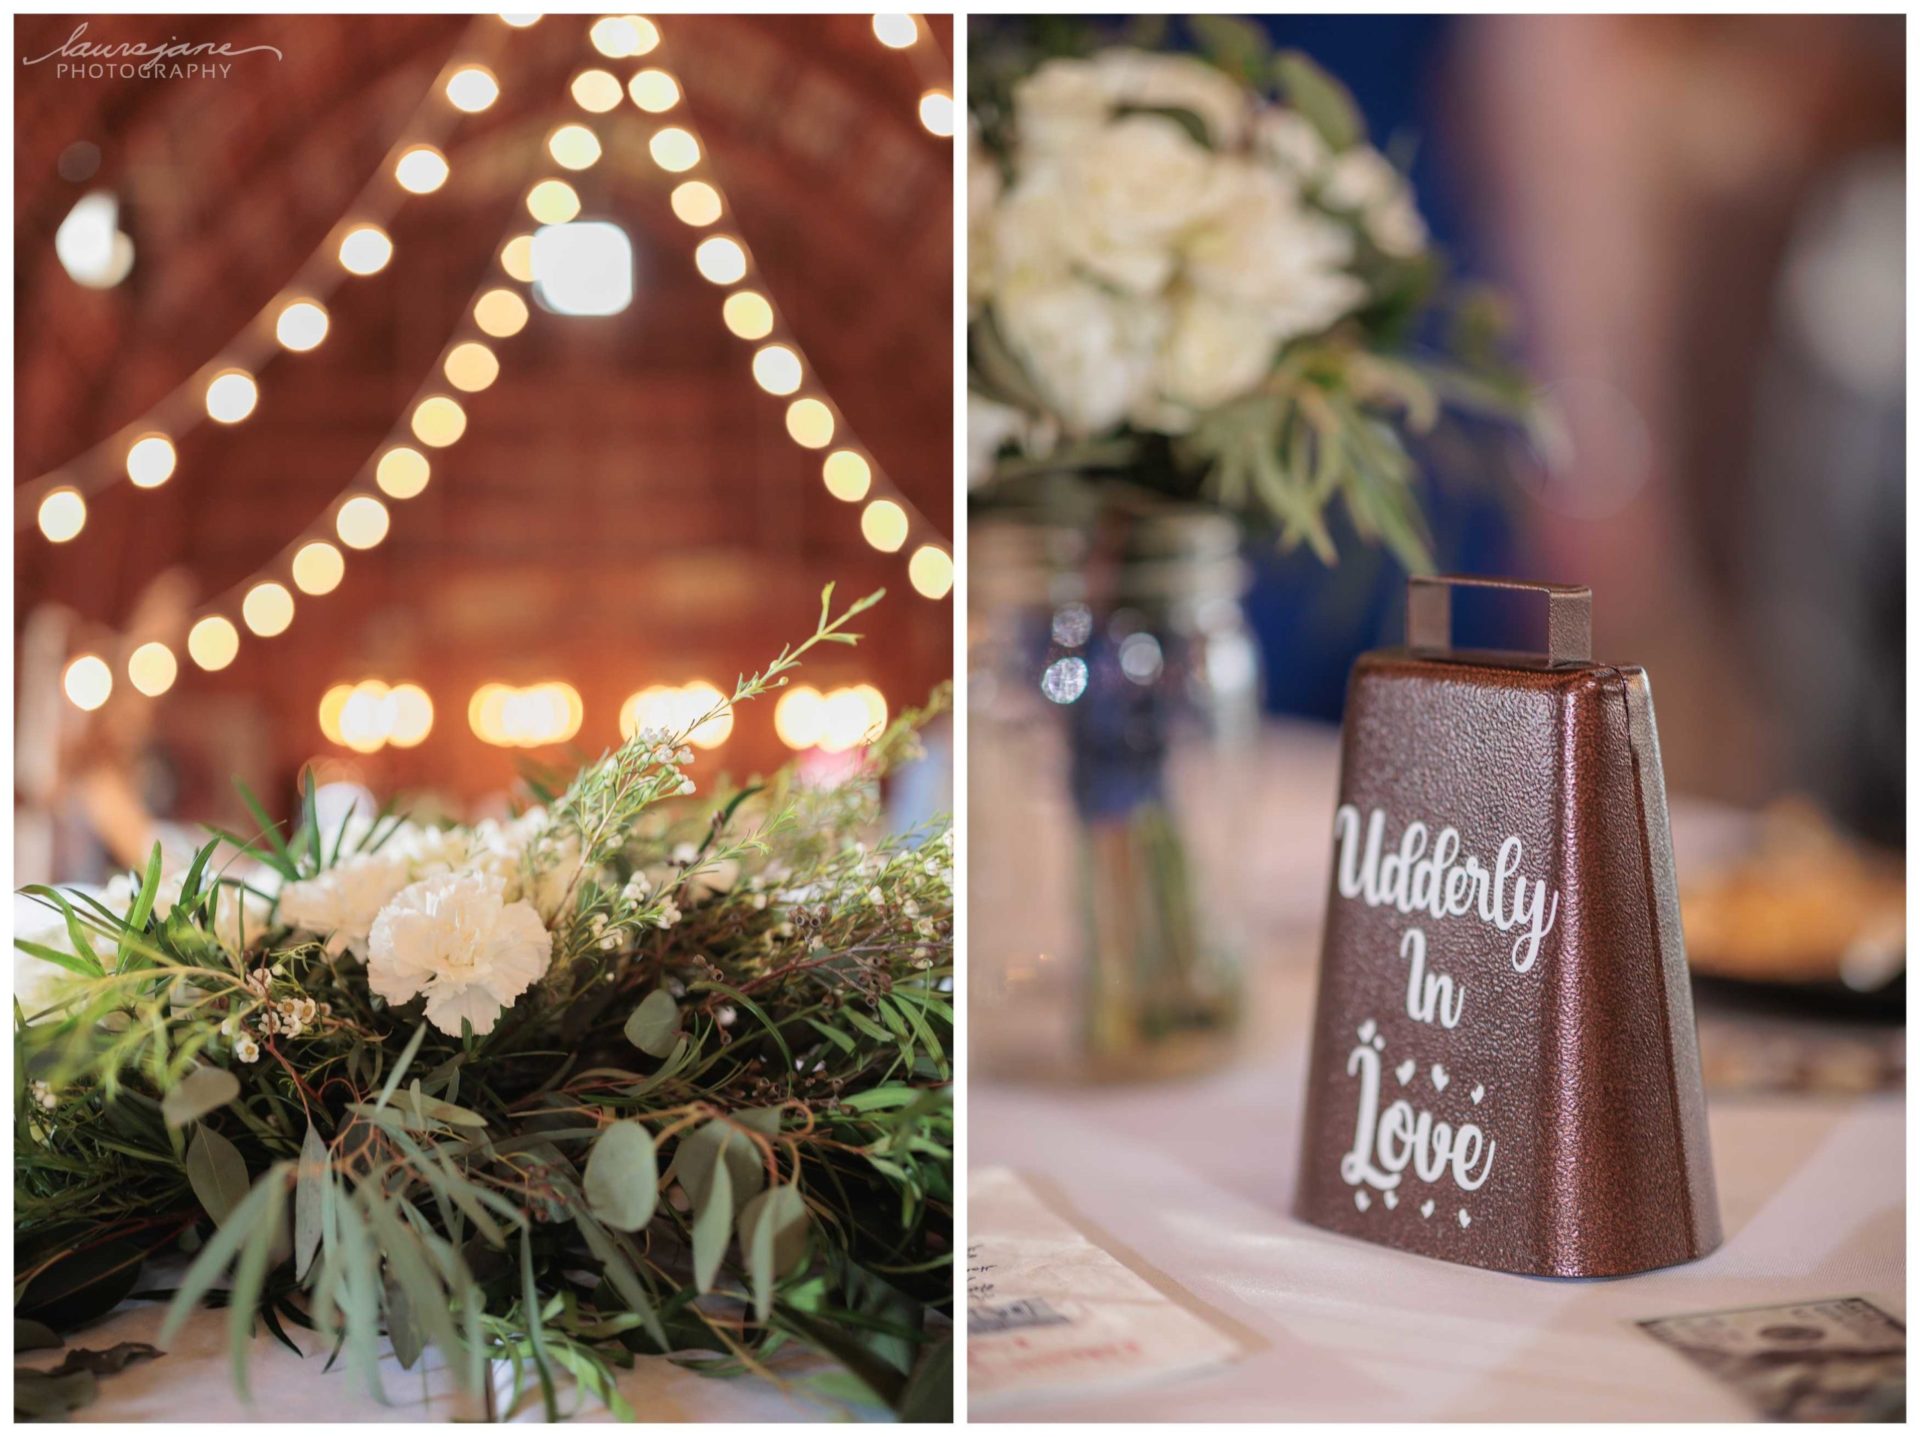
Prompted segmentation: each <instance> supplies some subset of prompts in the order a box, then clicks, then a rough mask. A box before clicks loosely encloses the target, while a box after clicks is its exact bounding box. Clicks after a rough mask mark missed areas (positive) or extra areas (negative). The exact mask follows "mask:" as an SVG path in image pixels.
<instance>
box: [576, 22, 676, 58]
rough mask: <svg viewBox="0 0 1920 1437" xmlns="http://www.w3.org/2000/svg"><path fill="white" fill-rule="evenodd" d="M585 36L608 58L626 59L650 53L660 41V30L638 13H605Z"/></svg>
mask: <svg viewBox="0 0 1920 1437" xmlns="http://www.w3.org/2000/svg"><path fill="white" fill-rule="evenodd" d="M587 38H588V39H589V40H591V41H592V42H593V48H594V49H596V50H598V51H599V52H600V53H601V54H602V55H605V56H606V57H607V58H608V59H609V60H628V59H632V58H633V57H635V56H637V55H645V54H648V53H650V52H651V51H652V50H653V48H654V47H655V46H656V45H658V44H659V43H660V31H659V29H658V28H656V27H655V25H654V23H653V22H652V21H651V20H648V19H647V18H645V17H644V16H641V15H608V16H605V17H603V18H601V19H599V20H596V21H594V22H593V28H592V29H590V30H589V31H588V32H587Z"/></svg>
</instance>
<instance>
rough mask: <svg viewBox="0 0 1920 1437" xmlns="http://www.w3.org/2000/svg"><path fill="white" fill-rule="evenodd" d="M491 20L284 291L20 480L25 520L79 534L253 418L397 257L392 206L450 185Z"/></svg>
mask: <svg viewBox="0 0 1920 1437" xmlns="http://www.w3.org/2000/svg"><path fill="white" fill-rule="evenodd" d="M481 23H482V21H481V17H475V20H474V23H473V25H471V26H469V27H468V30H467V32H466V33H465V34H464V35H463V36H462V38H461V40H460V43H459V44H457V45H456V46H455V48H454V52H453V53H454V56H455V58H452V59H449V60H448V61H447V62H446V64H445V65H443V66H442V67H441V69H440V71H439V73H438V74H437V75H436V76H435V78H434V82H433V84H432V85H431V86H429V87H428V89H427V91H426V93H425V95H424V96H423V97H422V98H421V101H420V103H419V104H418V105H417V106H416V107H415V108H414V111H413V113H412V115H411V116H410V117H409V119H408V121H407V123H406V124H405V125H404V126H403V127H402V128H401V130H400V138H399V139H398V140H396V141H395V142H394V143H393V145H392V146H391V147H389V149H388V151H387V155H386V158H385V159H384V160H383V161H382V162H381V164H380V167H379V168H378V169H377V170H376V171H374V173H373V175H372V176H371V177H370V178H369V179H368V181H367V183H366V184H365V185H363V186H362V187H361V189H360V191H359V192H358V193H357V194H356V195H355V196H354V198H353V200H352V202H351V203H350V204H349V205H348V207H347V209H346V211H345V212H344V213H343V215H342V217H341V219H340V221H339V222H338V223H337V224H335V225H334V226H333V227H332V228H331V229H330V230H329V231H328V232H327V237H326V239H325V240H323V241H322V242H321V244H320V246H319V248H318V249H316V250H315V251H314V252H313V254H312V255H310V256H309V257H308V259H307V260H306V262H305V263H304V264H302V265H301V266H300V267H299V269H297V270H296V271H295V272H294V275H293V277H292V278H291V279H290V280H289V281H288V282H287V283H286V284H285V285H283V286H282V287H281V289H280V290H279V292H278V293H277V294H276V295H275V296H274V298H273V299H272V300H270V301H268V303H267V304H266V306H265V307H264V308H262V309H261V310H260V312H259V313H258V314H256V315H255V316H254V317H253V318H252V319H251V320H249V321H248V323H247V324H246V325H244V326H243V327H242V328H241V329H240V331H239V332H238V333H237V334H236V335H234V336H233V338H232V339H230V340H229V341H228V342H227V343H226V344H224V345H222V346H221V348H220V349H219V351H217V353H216V355H215V357H214V358H213V359H210V360H209V361H207V363H205V364H203V365H202V366H201V367H200V368H199V369H197V370H195V371H194V372H193V373H192V374H190V375H189V376H188V377H187V378H186V379H184V380H183V381H181V382H180V383H179V384H178V385H176V386H175V387H174V388H173V389H172V390H171V391H169V392H168V393H167V394H166V395H165V396H164V397H163V398H161V399H160V400H159V401H158V402H157V403H156V404H154V405H153V406H152V407H151V408H149V409H148V410H147V411H146V412H145V413H144V414H142V415H140V416H139V417H138V418H137V419H134V420H133V421H131V422H130V423H128V424H125V425H122V426H121V427H120V428H119V429H118V430H116V431H115V432H114V433H112V434H110V435H108V436H107V437H106V438H105V439H102V440H100V441H99V442H98V443H96V444H94V445H93V446H91V447H90V448H88V449H86V450H84V451H82V452H81V453H80V454H77V455H75V456H74V457H73V458H72V459H70V460H68V461H67V462H66V463H64V464H62V465H60V466H59V467H57V468H55V469H53V470H50V471H48V472H47V473H44V474H42V475H39V476H38V477H37V478H35V479H33V480H31V481H29V482H28V483H26V484H24V485H21V486H20V487H19V488H18V489H17V490H16V491H15V503H14V526H15V528H16V529H24V528H25V527H26V526H27V525H28V524H29V523H37V525H38V526H39V529H40V532H41V534H42V535H43V536H44V537H45V538H46V539H47V540H48V541H49V542H51V543H56V544H64V543H67V542H69V541H71V540H73V539H75V538H77V537H78V536H79V535H80V533H81V532H82V531H83V530H84V529H85V527H86V523H87V496H89V495H91V494H96V493H99V492H100V491H102V490H104V489H106V488H108V487H110V486H112V485H115V484H118V483H120V482H121V481H122V480H124V481H126V482H128V483H130V484H132V485H133V486H134V487H135V488H136V489H156V488H159V487H160V486H161V485H163V484H165V483H166V482H167V481H168V480H169V479H171V478H172V477H173V475H174V473H175V471H176V470H177V468H178V465H179V441H180V440H181V439H182V438H183V437H184V436H185V435H186V434H188V433H190V432H192V431H193V430H194V429H196V428H197V427H198V426H199V425H200V424H201V423H202V422H205V421H211V422H213V423H215V424H220V425H223V426H232V425H236V424H241V423H244V422H245V421H246V420H247V419H248V417H249V416H251V415H252V414H253V412H254V410H255V408H256V407H257V406H258V404H259V399H260V379H259V376H260V374H261V373H262V372H263V370H264V369H265V368H266V367H267V365H268V364H270V363H271V361H272V360H273V359H274V357H275V356H277V355H279V354H282V353H295V354H304V353H307V352H309V351H311V350H314V349H317V348H318V347H319V346H320V345H321V344H322V343H324V342H325V340H326V339H327V336H328V333H329V330H330V329H331V323H332V320H331V316H330V314H329V313H328V310H327V306H326V301H327V300H328V299H329V298H330V297H331V296H332V293H333V291H334V290H335V289H336V288H337V287H338V286H339V285H340V284H342V283H344V282H345V281H346V280H348V279H349V278H366V277H369V276H372V275H376V274H378V273H380V272H381V271H382V270H384V269H385V268H386V267H387V265H388V264H389V262H390V261H391V260H392V258H393V240H392V237H391V235H390V233H389V228H390V226H391V224H392V219H393V215H394V214H395V213H396V212H397V211H398V209H399V207H400V206H401V205H402V204H403V203H405V202H406V200H407V199H408V198H409V197H414V196H424V195H429V194H432V193H433V192H435V191H436V190H438V189H440V188H441V187H442V186H443V185H444V184H445V183H446V181H447V177H448V175H449V174H450V173H451V170H450V167H449V165H448V163H447V158H446V154H445V148H444V147H445V144H446V139H447V136H448V135H449V134H451V133H452V131H453V128H454V127H455V126H456V125H457V124H458V123H459V122H460V120H461V119H462V118H463V117H464V116H466V115H472V114H478V113H480V112H481V111H484V110H486V109H489V108H491V107H492V105H493V103H494V101H495V100H497V99H498V98H499V95H500V85H499V81H498V79H497V78H496V77H495V74H494V72H493V70H492V69H491V68H490V67H489V66H488V65H487V64H485V63H482V61H483V60H485V59H491V58H492V51H493V49H494V48H495V47H493V46H491V45H488V44H486V43H484V41H481V42H480V43H476V34H477V30H478V27H479V26H480V25H481ZM477 51H484V52H485V53H476V52H477Z"/></svg>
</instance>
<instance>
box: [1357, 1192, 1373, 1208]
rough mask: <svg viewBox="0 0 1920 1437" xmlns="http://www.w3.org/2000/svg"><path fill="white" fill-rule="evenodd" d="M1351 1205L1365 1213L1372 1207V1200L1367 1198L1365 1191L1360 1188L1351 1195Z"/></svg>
mask: <svg viewBox="0 0 1920 1437" xmlns="http://www.w3.org/2000/svg"><path fill="white" fill-rule="evenodd" d="M1353 1205H1354V1206H1355V1207H1357V1208H1359V1209H1360V1211H1361V1212H1365V1211H1366V1210H1367V1209H1368V1208H1370V1207H1372V1206H1373V1199H1372V1198H1370V1197H1368V1196H1367V1190H1366V1189H1365V1188H1361V1189H1360V1190H1359V1191H1358V1192H1356V1193H1355V1194H1354V1195H1353Z"/></svg>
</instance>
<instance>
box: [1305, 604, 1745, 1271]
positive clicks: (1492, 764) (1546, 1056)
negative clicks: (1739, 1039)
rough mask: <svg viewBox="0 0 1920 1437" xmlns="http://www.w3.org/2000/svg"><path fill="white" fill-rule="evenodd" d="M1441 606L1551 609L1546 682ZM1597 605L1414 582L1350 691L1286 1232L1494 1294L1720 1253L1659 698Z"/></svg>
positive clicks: (1536, 665)
mask: <svg viewBox="0 0 1920 1437" xmlns="http://www.w3.org/2000/svg"><path fill="white" fill-rule="evenodd" d="M1458 585H1473V586H1476V587H1494V588H1502V589H1515V590H1520V591H1524V592H1529V593H1534V594H1544V595H1545V597H1546V601H1547V608H1548V633H1549V640H1548V652H1547V654H1546V656H1545V657H1544V658H1538V657H1536V658H1527V657H1524V656H1519V655H1513V654H1490V653H1472V652H1466V651H1460V652H1456V651H1454V650H1453V649H1452V647H1451V643H1450V609H1451V604H1450V598H1451V594H1452V591H1453V588H1454V587H1455V586H1458ZM1591 602H1592V599H1591V594H1590V592H1589V591H1588V590H1587V589H1584V588H1570V587H1566V586H1560V585H1546V584H1521V583H1516V582H1512V581H1504V580H1477V579H1462V578H1443V579H1424V578H1416V579H1414V580H1412V581H1411V583H1410V584H1409V586H1408V594H1407V647H1406V648H1405V649H1390V650H1380V651H1376V652H1374V653H1369V654H1366V655H1363V656H1362V657H1361V658H1360V660H1359V661H1358V663H1357V664H1356V665H1355V666H1354V671H1353V675H1352V678H1351V680H1350V681H1349V685H1348V689H1347V706H1346V717H1345V724H1344V728H1343V733H1342V744H1341V765H1340V769H1341V771H1340V807H1339V810H1338V813H1337V814H1336V817H1335V820H1334V835H1333V837H1334V855H1333V856H1334V872H1333V876H1332V879H1331V881H1330V894H1329V898H1328V905H1327V923H1326V931H1325V937H1324V946H1323V948H1322V951H1321V958H1320V985H1319V997H1318V1001H1317V1006H1316V1010H1315V1014H1314V1025H1313V1045H1312V1055H1311V1058H1310V1065H1309V1069H1308V1074H1307V1100H1306V1114H1305V1122H1304V1125H1303V1127H1304V1135H1303V1140H1302V1154H1301V1166H1300V1178H1299V1189H1298V1194H1297V1202H1296V1210H1297V1212H1298V1213H1299V1215H1300V1216H1301V1217H1302V1218H1303V1219H1305V1220H1306V1221H1308V1222H1311V1223H1314V1224H1316V1225H1317V1226H1320V1227H1325V1228H1331V1229H1332V1230H1334V1231H1335V1232H1340V1233H1345V1234H1347V1235H1348V1236H1351V1237H1358V1238H1364V1239H1366V1240H1367V1241H1369V1242H1377V1243H1384V1244H1386V1245H1387V1246H1390V1247H1398V1248H1404V1249H1405V1250H1407V1251H1409V1252H1414V1253H1420V1254H1424V1255H1425V1256H1428V1257H1437V1258H1442V1259H1444V1260H1446V1261H1449V1262H1461V1263H1468V1264H1471V1265H1472V1266H1475V1267H1487V1268H1495V1269H1498V1270H1500V1271H1503V1272H1516V1273H1531V1274H1536V1275H1542V1276H1553V1277H1610V1276H1619V1275H1621V1274H1625V1273H1634V1272H1643V1271H1646V1270H1647V1269H1649V1268H1657V1267H1665V1266H1668V1265H1670V1264H1672V1263H1677V1262H1686V1261H1688V1260H1690V1259H1692V1258H1696V1257H1701V1256H1704V1255H1705V1254H1707V1253H1709V1252H1711V1251H1712V1250H1713V1249H1714V1248H1715V1247H1716V1246H1718V1245H1719V1242H1720V1211H1719V1202H1718V1199H1717V1197H1716V1196H1715V1193H1714V1183H1713V1165H1712V1159H1711V1157H1710V1156H1709V1154H1708V1151H1707V1122H1706V1105H1705V1100H1704V1096H1703V1094H1702V1090H1701V1083H1700V1055H1699V1049H1698V1047H1697V1044H1696V1039H1695V1033H1694V1021H1693V1000H1692V995H1691V992H1690V990H1689V987H1688V982H1687V966H1686V955H1685V951H1684V949H1683V948H1682V945H1681V937H1680V908H1679V901H1678V898H1677V897H1676V894H1675V888H1674V871H1673V850H1672V841H1671V838H1670V835H1669V831H1668V825H1667V800H1666V786H1665V784H1664V782H1663V781H1662V778H1661V772H1660V746H1659V740H1658V738H1657V737H1656V735H1655V732H1654V723H1653V699H1652V696H1651V694H1650V693H1649V690H1648V687H1647V676H1646V674H1645V673H1644V672H1643V671H1641V670H1640V669H1637V668H1624V667H1615V666H1613V665H1610V664H1597V663H1594V662H1593V661H1592V659H1591V657H1590V654H1591V629H1590V612H1591Z"/></svg>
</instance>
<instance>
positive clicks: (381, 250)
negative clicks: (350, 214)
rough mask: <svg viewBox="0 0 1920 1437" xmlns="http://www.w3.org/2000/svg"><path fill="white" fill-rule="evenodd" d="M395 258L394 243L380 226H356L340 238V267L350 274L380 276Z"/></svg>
mask: <svg viewBox="0 0 1920 1437" xmlns="http://www.w3.org/2000/svg"><path fill="white" fill-rule="evenodd" d="M392 258H393V241H392V240H390V239H388V238H387V232H386V231H385V230H383V229H381V228H380V226H379V225H355V226H354V227H353V228H352V229H350V230H348V231H347V232H346V233H345V234H344V235H342V236H341V237H340V267H341V268H342V269H344V270H345V271H346V272H347V273H348V274H358V275H368V274H378V273H380V271H381V270H383V269H385V268H386V267H387V261H388V260H390V259H392Z"/></svg>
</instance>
